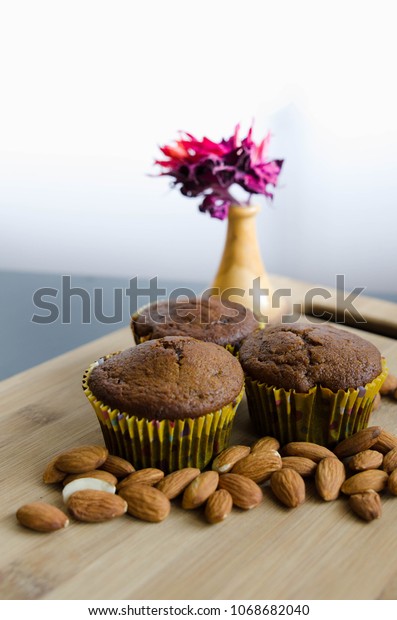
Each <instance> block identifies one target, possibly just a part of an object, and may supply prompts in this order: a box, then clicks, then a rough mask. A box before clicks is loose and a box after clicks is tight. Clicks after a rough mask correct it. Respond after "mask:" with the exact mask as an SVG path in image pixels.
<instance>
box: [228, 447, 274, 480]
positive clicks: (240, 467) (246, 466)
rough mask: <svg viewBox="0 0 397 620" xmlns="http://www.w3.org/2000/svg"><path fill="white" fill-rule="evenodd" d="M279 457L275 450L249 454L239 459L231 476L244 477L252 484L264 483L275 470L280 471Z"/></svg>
mask: <svg viewBox="0 0 397 620" xmlns="http://www.w3.org/2000/svg"><path fill="white" fill-rule="evenodd" d="M281 467H282V461H281V456H280V455H279V453H278V452H276V451H275V450H267V451H261V452H257V453H255V454H249V455H248V456H246V457H244V458H243V459H240V461H238V462H237V463H236V464H235V466H234V467H233V469H232V473H233V474H240V476H246V477H247V478H250V479H251V480H253V481H254V482H265V480H269V478H270V476H271V475H272V473H273V472H274V471H277V469H281Z"/></svg>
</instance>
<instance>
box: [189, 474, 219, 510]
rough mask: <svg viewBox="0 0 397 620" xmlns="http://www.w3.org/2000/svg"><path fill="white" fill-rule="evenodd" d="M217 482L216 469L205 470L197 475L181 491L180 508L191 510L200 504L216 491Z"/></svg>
mask: <svg viewBox="0 0 397 620" xmlns="http://www.w3.org/2000/svg"><path fill="white" fill-rule="evenodd" d="M218 482H219V474H218V472H216V471H205V472H204V473H202V474H200V475H199V476H197V478H195V479H194V480H192V482H191V483H190V484H189V485H188V486H187V487H186V489H185V490H184V492H183V497H182V508H185V510H193V509H195V508H198V507H199V506H202V505H203V504H204V503H205V502H206V501H207V499H208V498H209V496H210V495H212V493H214V492H215V491H216V488H217V486H218Z"/></svg>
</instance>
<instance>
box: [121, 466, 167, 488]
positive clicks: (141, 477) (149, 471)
mask: <svg viewBox="0 0 397 620" xmlns="http://www.w3.org/2000/svg"><path fill="white" fill-rule="evenodd" d="M162 478H164V472H163V471H161V469H156V468H155V467H146V468H145V469H139V470H138V471H134V472H132V473H131V474H128V476H126V477H125V478H123V480H122V481H121V482H119V483H118V485H117V492H119V491H120V490H121V489H124V487H126V486H128V485H130V484H136V483H139V484H148V485H149V486H152V485H153V484H157V482H159V481H160V480H161V479H162Z"/></svg>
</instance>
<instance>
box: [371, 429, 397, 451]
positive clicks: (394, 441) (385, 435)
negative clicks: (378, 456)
mask: <svg viewBox="0 0 397 620" xmlns="http://www.w3.org/2000/svg"><path fill="white" fill-rule="evenodd" d="M396 447H397V436H396V435H392V433H389V432H388V431H385V430H384V429H382V431H381V433H380V435H379V437H378V439H377V441H376V443H375V444H374V445H373V446H372V448H373V449H374V450H377V451H378V452H382V454H386V452H389V450H392V449H393V448H396Z"/></svg>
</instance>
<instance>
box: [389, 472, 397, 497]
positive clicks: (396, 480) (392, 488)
mask: <svg viewBox="0 0 397 620" xmlns="http://www.w3.org/2000/svg"><path fill="white" fill-rule="evenodd" d="M387 488H388V490H389V493H391V494H392V495H397V469H394V470H393V471H392V472H391V474H390V476H389V479H388V481H387Z"/></svg>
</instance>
